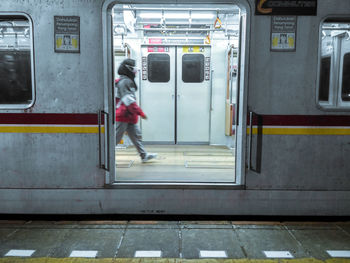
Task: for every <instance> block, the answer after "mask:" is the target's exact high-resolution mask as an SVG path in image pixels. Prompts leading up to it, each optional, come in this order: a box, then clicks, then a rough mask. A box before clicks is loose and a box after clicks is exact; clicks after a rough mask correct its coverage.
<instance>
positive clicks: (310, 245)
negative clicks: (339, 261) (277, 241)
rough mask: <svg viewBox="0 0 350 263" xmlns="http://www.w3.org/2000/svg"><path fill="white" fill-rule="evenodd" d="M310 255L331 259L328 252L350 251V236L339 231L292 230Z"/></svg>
mask: <svg viewBox="0 0 350 263" xmlns="http://www.w3.org/2000/svg"><path fill="white" fill-rule="evenodd" d="M291 232H292V233H293V235H294V236H295V237H296V238H297V239H298V240H299V241H300V243H301V244H302V246H303V247H304V248H305V249H306V250H308V251H309V253H310V255H312V256H313V257H316V258H319V259H328V258H330V256H329V254H328V253H327V252H326V251H327V250H350V235H348V234H347V233H345V232H344V231H342V230H339V229H303V230H291Z"/></svg>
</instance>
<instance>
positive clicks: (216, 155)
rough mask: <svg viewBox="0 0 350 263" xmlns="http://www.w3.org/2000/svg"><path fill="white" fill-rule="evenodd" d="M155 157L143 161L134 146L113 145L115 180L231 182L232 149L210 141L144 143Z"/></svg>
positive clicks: (233, 164)
mask: <svg viewBox="0 0 350 263" xmlns="http://www.w3.org/2000/svg"><path fill="white" fill-rule="evenodd" d="M145 149H146V150H147V152H150V153H158V157H157V158H156V159H154V160H151V161H149V162H147V163H142V162H141V159H140V157H139V155H138V153H137V151H136V149H135V147H134V146H129V147H124V146H117V147H116V171H117V172H116V179H117V181H162V182H164V181H166V182H167V181H170V182H174V181H175V182H187V183H188V182H200V183H210V182H215V183H220V182H223V183H234V180H235V170H234V168H235V157H234V149H229V148H227V147H226V146H209V145H145Z"/></svg>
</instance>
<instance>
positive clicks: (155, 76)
mask: <svg viewBox="0 0 350 263" xmlns="http://www.w3.org/2000/svg"><path fill="white" fill-rule="evenodd" d="M147 64H148V80H149V81H150V82H168V81H169V80H170V56H169V55H168V54H150V55H148V59H147Z"/></svg>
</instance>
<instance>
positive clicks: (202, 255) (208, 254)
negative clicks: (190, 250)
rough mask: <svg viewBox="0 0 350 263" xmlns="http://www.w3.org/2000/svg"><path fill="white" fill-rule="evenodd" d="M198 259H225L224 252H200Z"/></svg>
mask: <svg viewBox="0 0 350 263" xmlns="http://www.w3.org/2000/svg"><path fill="white" fill-rule="evenodd" d="M199 257H200V258H227V254H226V251H224V250H201V251H199Z"/></svg>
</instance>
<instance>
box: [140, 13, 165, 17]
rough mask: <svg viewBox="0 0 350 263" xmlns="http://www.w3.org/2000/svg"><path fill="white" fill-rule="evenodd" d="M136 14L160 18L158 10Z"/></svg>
mask: <svg viewBox="0 0 350 263" xmlns="http://www.w3.org/2000/svg"><path fill="white" fill-rule="evenodd" d="M138 16H139V17H141V18H162V14H161V13H159V12H142V13H140V14H138Z"/></svg>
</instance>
